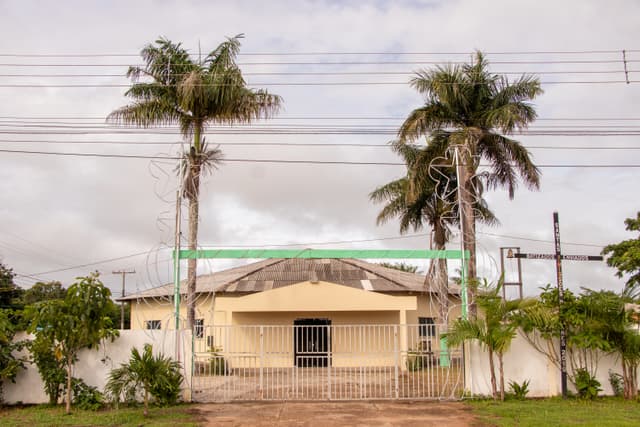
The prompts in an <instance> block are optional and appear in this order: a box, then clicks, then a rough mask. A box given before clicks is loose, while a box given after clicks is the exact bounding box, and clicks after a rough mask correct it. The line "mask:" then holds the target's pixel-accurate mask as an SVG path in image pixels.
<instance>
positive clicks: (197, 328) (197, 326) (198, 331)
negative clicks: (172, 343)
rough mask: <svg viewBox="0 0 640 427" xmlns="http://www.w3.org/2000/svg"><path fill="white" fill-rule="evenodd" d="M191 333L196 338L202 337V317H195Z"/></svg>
mask: <svg viewBox="0 0 640 427" xmlns="http://www.w3.org/2000/svg"><path fill="white" fill-rule="evenodd" d="M193 333H194V334H195V336H196V338H204V319H196V322H195V323H194V324H193Z"/></svg>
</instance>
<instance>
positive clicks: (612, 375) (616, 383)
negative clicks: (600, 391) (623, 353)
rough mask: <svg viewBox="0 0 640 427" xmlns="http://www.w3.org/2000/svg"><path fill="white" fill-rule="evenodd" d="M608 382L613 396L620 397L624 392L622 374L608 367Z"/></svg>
mask: <svg viewBox="0 0 640 427" xmlns="http://www.w3.org/2000/svg"><path fill="white" fill-rule="evenodd" d="M609 384H611V389H612V390H613V394H614V395H615V396H618V397H620V396H622V395H623V394H624V381H623V379H622V375H620V374H619V373H617V372H613V371H612V370H611V369H609Z"/></svg>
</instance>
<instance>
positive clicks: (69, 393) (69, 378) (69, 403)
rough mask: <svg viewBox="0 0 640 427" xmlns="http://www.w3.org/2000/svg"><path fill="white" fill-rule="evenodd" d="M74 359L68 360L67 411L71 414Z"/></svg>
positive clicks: (69, 358)
mask: <svg viewBox="0 0 640 427" xmlns="http://www.w3.org/2000/svg"><path fill="white" fill-rule="evenodd" d="M72 363H73V357H71V356H69V357H68V358H67V401H66V402H65V411H66V413H67V414H70V413H71V374H72V366H73V365H72Z"/></svg>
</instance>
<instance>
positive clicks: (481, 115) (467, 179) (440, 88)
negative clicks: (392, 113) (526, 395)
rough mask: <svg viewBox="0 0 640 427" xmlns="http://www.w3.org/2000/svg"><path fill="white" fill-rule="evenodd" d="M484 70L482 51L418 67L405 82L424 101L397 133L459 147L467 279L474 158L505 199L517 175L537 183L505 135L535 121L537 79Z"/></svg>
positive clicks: (437, 149)
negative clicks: (466, 59)
mask: <svg viewBox="0 0 640 427" xmlns="http://www.w3.org/2000/svg"><path fill="white" fill-rule="evenodd" d="M488 68H489V63H488V62H487V60H486V58H485V57H484V55H483V54H482V53H480V52H477V53H476V55H475V57H474V59H473V62H472V63H471V64H463V65H447V66H439V67H436V68H434V69H429V70H421V71H418V72H417V73H416V76H415V77H414V78H413V79H412V80H411V83H410V84H411V86H412V87H413V88H415V89H416V90H417V91H418V92H419V93H420V94H422V95H423V96H424V98H425V104H424V105H423V106H422V107H420V108H417V109H415V110H413V111H412V112H411V113H410V114H409V116H408V117H407V118H406V119H405V121H404V123H403V124H402V125H401V127H400V130H399V131H398V142H399V143H407V142H414V141H416V140H418V139H420V138H422V137H426V138H427V148H428V149H429V151H430V152H431V153H433V154H435V155H436V156H444V155H445V153H446V151H447V149H449V148H451V147H461V148H462V149H461V150H460V155H461V157H460V164H461V166H460V168H459V170H458V172H459V175H460V183H459V185H460V189H461V192H460V195H461V204H462V206H461V209H462V211H463V225H464V236H463V237H464V243H465V247H466V249H468V250H469V252H470V255H471V257H470V260H469V277H470V278H471V279H474V278H475V277H476V265H475V263H476V255H475V253H476V243H475V220H474V212H473V206H472V205H473V200H474V199H475V198H476V197H477V196H478V194H477V190H476V189H475V187H474V183H473V180H474V176H476V174H477V172H478V167H479V165H480V160H481V159H482V160H485V161H486V162H488V164H489V170H490V172H491V174H490V175H488V176H487V178H486V182H485V184H486V186H487V187H488V189H492V188H496V187H506V188H507V191H508V193H509V197H511V198H513V196H514V193H515V189H516V187H517V184H518V175H519V176H520V177H521V178H522V180H523V182H524V183H525V185H527V186H528V187H530V188H536V189H537V188H538V186H539V183H540V178H539V175H540V174H539V171H538V168H537V167H536V166H535V165H534V164H533V162H532V160H531V158H530V155H529V152H528V151H527V149H526V148H524V147H523V146H522V144H520V143H519V142H518V141H516V140H514V139H511V138H509V137H508V136H507V135H510V134H512V133H513V132H514V131H516V130H518V129H522V128H526V127H527V126H528V125H529V124H530V123H531V122H532V121H533V120H535V118H536V112H535V109H534V108H533V106H532V105H531V103H530V101H531V100H533V99H534V98H535V97H536V96H538V95H539V94H541V93H542V89H541V88H540V82H539V81H538V79H537V78H535V77H533V76H529V75H522V76H521V77H519V78H518V79H516V80H515V81H509V80H508V79H507V78H506V77H505V76H500V75H496V74H492V73H490V72H489V70H488ZM472 312H473V307H472Z"/></svg>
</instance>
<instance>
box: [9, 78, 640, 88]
mask: <svg viewBox="0 0 640 427" xmlns="http://www.w3.org/2000/svg"><path fill="white" fill-rule="evenodd" d="M630 83H640V80H581V81H571V80H564V81H563V80H558V81H541V82H540V84H541V85H561V84H575V85H579V84H630ZM442 84H451V85H454V84H456V83H442ZM480 84H482V83H478V85H480ZM399 85H403V86H407V82H270V83H268V82H261V83H249V84H247V86H249V87H256V86H260V87H263V86H399ZM166 86H177V85H166ZM194 86H198V87H221V86H232V85H225V84H200V85H194ZM128 87H131V85H130V84H117V83H104V84H95V83H94V84H0V88H32V89H39V88H43V89H46V88H61V89H62V88H128Z"/></svg>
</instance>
